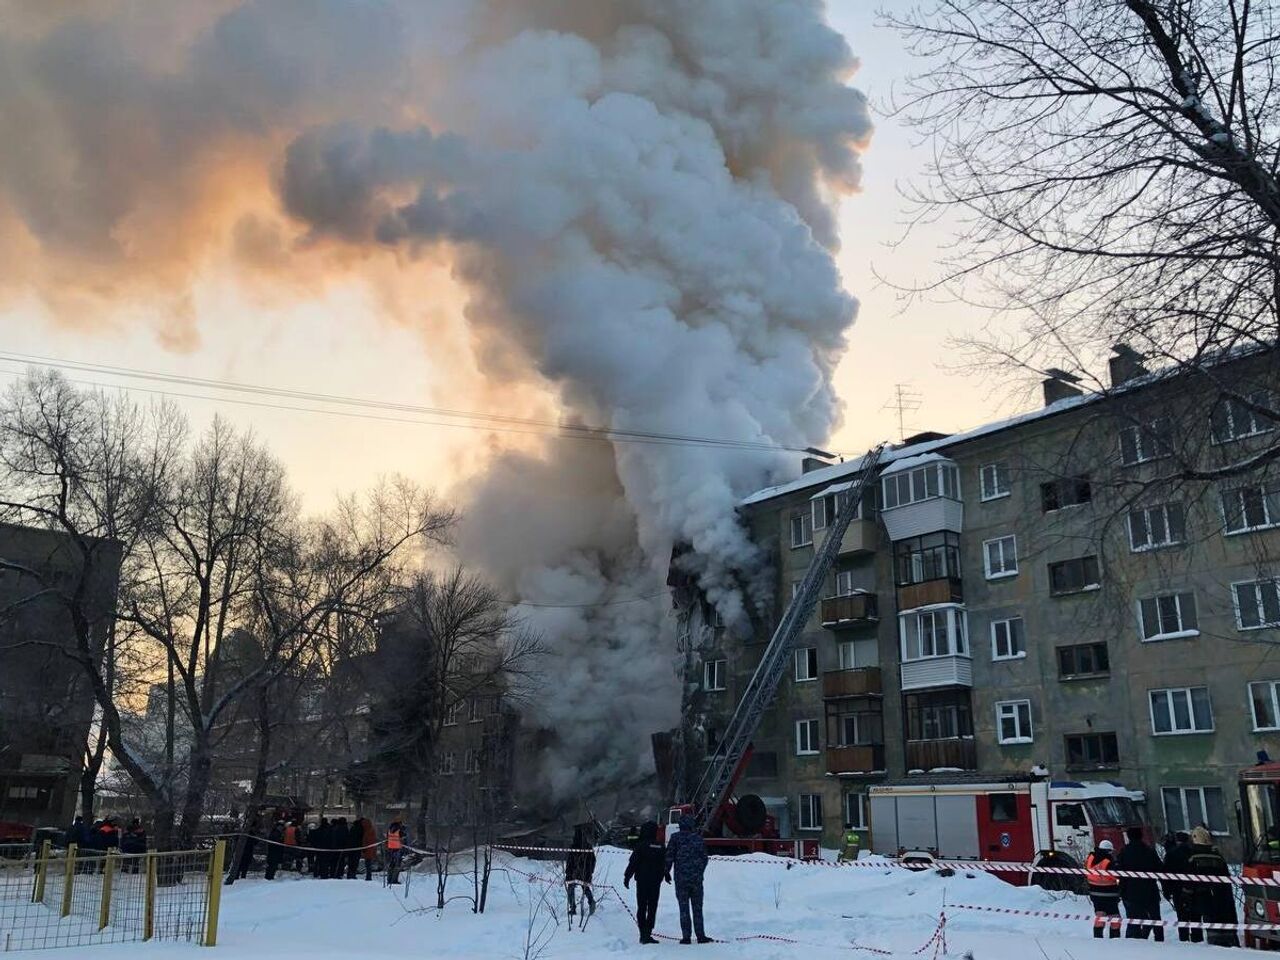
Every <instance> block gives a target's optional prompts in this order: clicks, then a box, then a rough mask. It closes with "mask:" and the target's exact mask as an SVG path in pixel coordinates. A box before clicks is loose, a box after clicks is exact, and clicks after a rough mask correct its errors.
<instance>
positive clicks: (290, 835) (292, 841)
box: [284, 823, 298, 847]
mask: <svg viewBox="0 0 1280 960" xmlns="http://www.w3.org/2000/svg"><path fill="white" fill-rule="evenodd" d="M284 842H285V844H287V845H288V846H290V847H296V846H297V845H298V828H297V827H295V826H294V825H293V824H292V823H291V824H289V825H288V826H287V827H285V828H284Z"/></svg>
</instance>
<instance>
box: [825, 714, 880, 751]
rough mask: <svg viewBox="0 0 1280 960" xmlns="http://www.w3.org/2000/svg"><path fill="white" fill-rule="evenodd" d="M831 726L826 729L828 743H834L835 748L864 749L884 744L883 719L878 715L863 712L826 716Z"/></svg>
mask: <svg viewBox="0 0 1280 960" xmlns="http://www.w3.org/2000/svg"><path fill="white" fill-rule="evenodd" d="M828 719H829V720H830V721H831V725H830V726H829V727H828V728H827V729H828V733H829V739H828V743H830V742H831V741H832V740H834V741H835V746H837V747H865V746H868V745H873V744H880V743H884V717H883V715H882V714H880V713H873V712H868V711H863V712H862V713H839V714H835V715H834V716H832V715H830V714H828Z"/></svg>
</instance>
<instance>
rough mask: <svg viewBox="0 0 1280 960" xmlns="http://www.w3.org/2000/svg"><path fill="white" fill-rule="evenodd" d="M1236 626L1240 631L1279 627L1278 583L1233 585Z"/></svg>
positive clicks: (1268, 581)
mask: <svg viewBox="0 0 1280 960" xmlns="http://www.w3.org/2000/svg"><path fill="white" fill-rule="evenodd" d="M1231 591H1232V593H1233V594H1234V595H1235V601H1236V624H1237V625H1238V626H1239V627H1240V629H1241V630H1259V629H1261V628H1263V627H1275V626H1280V581H1277V580H1253V581H1250V582H1248V583H1233V584H1232V585H1231Z"/></svg>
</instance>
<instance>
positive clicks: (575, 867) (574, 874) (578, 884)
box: [564, 816, 714, 943]
mask: <svg viewBox="0 0 1280 960" xmlns="http://www.w3.org/2000/svg"><path fill="white" fill-rule="evenodd" d="M595 867H596V855H595V853H594V852H592V849H591V845H590V844H589V843H587V842H586V838H585V836H584V834H583V831H582V829H581V828H578V829H577V830H575V831H574V834H573V845H572V846H571V847H570V850H569V855H568V856H567V857H566V858H565V865H564V879H565V889H566V892H567V894H568V897H569V916H570V917H573V916H574V914H575V913H576V911H577V893H578V892H579V891H581V893H582V897H583V901H584V904H585V907H586V910H587V915H588V916H590V914H592V913H594V912H595V909H596V900H595V894H594V892H593V891H592V889H591V885H592V878H593V876H594V873H595ZM706 869H707V845H706V843H704V842H703V839H702V833H701V832H700V831H699V830H698V829H697V823H696V821H695V820H694V819H693V817H691V816H684V817H682V818H681V819H680V831H679V832H678V833H675V834H673V835H672V837H671V838H670V840H669V841H668V842H667V843H666V844H665V845H664V844H663V843H662V842H661V841H659V840H658V824H657V823H655V822H654V821H652V820H650V821H648V822H647V823H645V824H644V825H642V826H641V827H640V832H639V835H638V836H637V837H636V838H635V840H634V844H633V848H632V851H631V859H630V860H628V861H627V869H626V871H625V872H624V873H623V875H622V885H623V886H624V887H626V888H627V889H630V887H631V881H632V880H634V881H635V882H636V926H637V927H639V929H640V942H641V943H657V942H658V941H657V940H655V939H654V936H653V927H654V924H655V923H656V922H657V918H658V900H659V898H660V897H661V896H662V884H663V883H672V875H673V874H674V878H675V879H674V883H675V888H676V903H677V904H678V905H679V907H680V934H681V938H680V942H681V943H692V942H693V937H694V936H696V937H697V940H698V943H713V942H714V941H713V940H712V939H711V938H710V937H708V936H707V933H706V930H705V929H704V928H703V923H702V875H703V873H704V872H705V871H706ZM570 922H571V923H572V921H570Z"/></svg>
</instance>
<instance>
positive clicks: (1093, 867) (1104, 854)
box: [1084, 840, 1120, 940]
mask: <svg viewBox="0 0 1280 960" xmlns="http://www.w3.org/2000/svg"><path fill="white" fill-rule="evenodd" d="M1115 862H1116V848H1115V846H1114V845H1113V844H1112V843H1111V841H1110V840H1103V841H1102V842H1101V843H1099V844H1098V849H1097V850H1094V851H1093V853H1091V854H1089V856H1088V857H1087V858H1086V859H1085V861H1084V870H1085V879H1086V880H1087V881H1088V883H1089V899H1090V900H1091V901H1093V935H1094V936H1095V937H1097V938H1098V939H1099V940H1101V939H1102V928H1103V927H1104V926H1109V927H1110V928H1111V938H1112V939H1113V940H1114V939H1115V938H1117V937H1119V936H1120V879H1119V877H1117V876H1115V874H1113V873H1112V872H1111V871H1112V869H1113V867H1114V865H1115Z"/></svg>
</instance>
